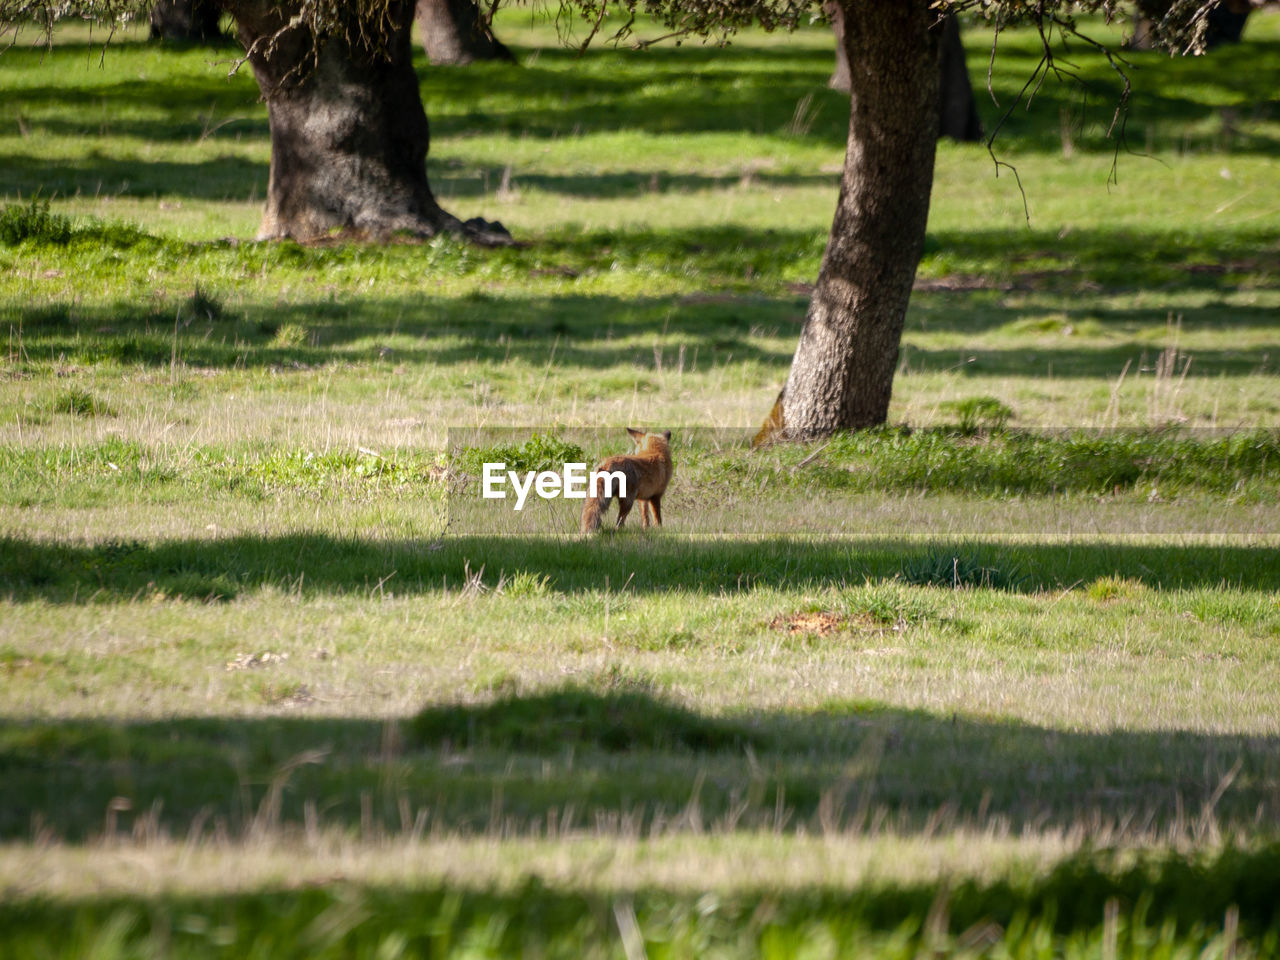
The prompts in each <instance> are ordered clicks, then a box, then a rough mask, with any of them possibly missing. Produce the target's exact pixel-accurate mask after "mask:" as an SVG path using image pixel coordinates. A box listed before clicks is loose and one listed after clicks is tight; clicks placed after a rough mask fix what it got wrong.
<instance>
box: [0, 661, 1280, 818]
mask: <svg viewBox="0 0 1280 960" xmlns="http://www.w3.org/2000/svg"><path fill="white" fill-rule="evenodd" d="M0 771H3V774H4V778H5V784H6V793H7V795H8V797H9V802H8V803H7V804H6V805H5V808H4V810H3V811H2V812H0V835H2V836H4V837H6V838H10V839H16V838H19V837H24V836H27V835H29V834H30V832H31V831H33V830H34V831H36V832H37V833H38V832H40V831H43V830H47V831H49V832H50V833H51V835H53V836H56V837H62V838H65V839H67V840H70V841H84V840H87V839H91V838H94V837H100V836H101V835H102V834H103V832H104V831H105V832H106V833H107V834H108V835H114V834H115V832H116V831H121V832H122V834H129V833H130V832H131V831H132V832H134V833H137V832H138V831H142V833H143V834H146V832H147V831H150V832H151V833H156V832H157V831H158V832H159V833H161V834H163V835H175V836H179V837H182V836H190V837H191V839H192V840H193V842H194V841H199V840H202V839H210V838H211V839H215V840H217V839H219V838H221V839H223V840H225V839H227V838H228V837H232V838H234V837H248V836H258V835H262V834H264V831H266V832H267V833H270V834H271V835H276V836H287V835H289V834H290V833H291V832H296V831H297V830H299V829H300V828H302V827H303V826H304V825H305V826H306V828H307V829H308V830H309V831H315V830H317V829H331V828H336V829H339V830H341V831H351V830H359V831H361V832H362V833H363V835H364V837H365V839H366V840H376V839H378V838H386V837H394V836H396V835H398V834H400V833H401V832H402V831H408V830H409V829H410V828H411V827H413V826H414V825H415V824H417V828H416V829H417V831H418V832H421V831H422V830H424V829H429V830H431V831H440V832H441V833H442V834H443V835H455V834H462V835H472V834H483V835H487V836H492V837H494V838H495V839H498V838H501V837H518V836H542V835H553V834H555V835H558V834H561V833H569V832H572V831H573V830H580V829H586V830H588V831H590V830H595V831H597V832H602V834H603V835H606V836H607V835H614V834H617V835H620V836H625V837H640V836H661V835H665V834H667V833H681V832H686V831H692V832H694V833H701V832H704V831H711V832H720V831H727V832H728V833H730V834H732V833H733V832H734V831H756V830H765V831H770V830H772V831H785V832H791V831H800V832H805V833H815V832H816V833H824V832H833V831H834V832H837V833H845V832H848V833H851V834H853V835H861V834H864V833H867V834H869V835H877V834H880V833H882V832H888V833H890V834H903V835H916V834H923V835H925V836H934V835H935V834H936V833H938V832H939V831H940V832H942V833H944V834H945V833H946V832H948V831H953V830H957V829H961V828H964V829H970V830H976V831H978V832H979V833H981V832H982V831H987V830H990V831H994V835H998V836H1010V835H1012V836H1017V835H1018V834H1019V833H1020V832H1021V831H1023V830H1027V829H1035V830H1065V831H1070V830H1072V829H1086V830H1089V831H1092V832H1093V833H1094V834H1095V835H1097V836H1098V837H1103V836H1108V835H1109V836H1111V837H1113V838H1115V839H1117V840H1123V839H1126V838H1127V839H1129V840H1131V841H1133V840H1137V841H1142V840H1143V839H1144V838H1145V839H1147V840H1150V839H1152V838H1155V837H1166V836H1167V837H1178V838H1192V839H1196V840H1199V841H1207V840H1209V839H1212V838H1215V837H1218V836H1220V835H1226V836H1237V835H1244V834H1245V833H1247V834H1249V835H1251V836H1254V837H1271V836H1274V835H1275V833H1276V830H1277V829H1278V828H1280V809H1277V807H1276V800H1275V798H1276V791H1277V789H1280V741H1278V740H1277V738H1276V737H1275V736H1268V735H1252V736H1249V735H1236V734H1206V733H1193V732H1189V731H1177V730H1167V731H1131V730H1111V731H1101V732H1097V731H1070V730H1060V729H1047V728H1044V727H1040V726H1037V725H1035V724H1030V723H1025V722H1019V721H1016V720H1010V719H1006V718H984V717H980V716H962V715H957V714H949V715H939V714H936V713H932V712H929V711H925V710H909V709H903V708H898V707H892V706H888V705H885V704H882V703H878V702H874V701H866V700H840V699H833V700H831V701H830V702H828V703H827V705H826V706H824V707H823V708H822V709H817V710H794V711H786V710H776V711H762V710H753V709H738V710H729V711H726V712H723V713H718V714H712V713H706V712H702V711H699V710H696V709H694V708H692V707H686V706H683V705H679V704H677V703H676V702H674V701H672V700H669V699H668V698H667V697H666V696H665V695H662V694H659V693H656V692H654V691H653V690H652V689H651V688H648V687H646V686H645V685H644V683H643V682H638V681H636V680H635V679H634V678H628V677H627V676H626V674H625V673H623V674H618V673H610V672H609V671H606V672H604V673H602V674H600V676H598V677H597V678H595V680H594V681H593V682H592V684H591V689H588V687H587V686H585V685H581V684H574V685H569V686H564V687H559V688H554V687H553V688H550V689H546V690H534V691H530V692H527V693H521V694H514V693H513V694H505V695H499V696H498V697H497V698H495V699H493V700H491V701H488V702H484V701H481V702H466V701H459V702H452V703H440V704H432V705H429V706H428V707H427V708H425V709H424V710H423V711H422V712H421V713H419V714H418V715H417V716H416V717H411V718H405V720H404V721H402V722H396V721H392V720H389V721H381V722H380V721H375V720H365V719H349V718H347V719H344V718H330V717H323V716H316V717H308V718H297V719H290V718H287V717H264V718H260V719H248V718H243V717H206V718H174V719H172V720H167V721H163V722H156V721H147V722H125V721H109V720H101V721H75V720H31V721H12V720H9V721H5V722H4V723H2V724H0ZM116 798H122V799H119V800H117V799H116Z"/></svg>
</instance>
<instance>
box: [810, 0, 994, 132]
mask: <svg viewBox="0 0 1280 960" xmlns="http://www.w3.org/2000/svg"><path fill="white" fill-rule="evenodd" d="M822 9H823V12H824V13H825V14H826V17H827V20H828V22H829V23H830V24H831V30H832V32H833V33H834V34H835V35H836V68H835V72H834V73H832V74H831V79H830V80H828V81H827V86H829V87H830V88H831V89H832V90H839V91H841V92H843V93H848V92H849V87H850V83H851V80H850V76H849V52H848V50H847V49H846V47H845V45H844V43H843V41H842V40H841V38H842V37H843V36H844V10H843V9H842V7H841V5H840V4H839V3H837V2H836V0H825V2H824V3H823V5H822ZM938 69H939V82H940V85H939V93H938V95H939V97H940V102H939V108H938V133H939V135H940V136H943V137H950V138H951V139H952V140H959V141H961V142H963V143H975V142H977V141H978V140H981V139H982V121H981V120H979V119H978V105H977V103H976V102H975V101H974V99H973V85H972V84H971V83H970V82H969V68H968V65H967V64H966V62H965V56H964V44H963V43H962V42H961V39H960V21H959V20H958V19H957V18H956V17H955V15H954V14H952V15H949V16H948V17H947V18H946V20H945V21H944V23H943V27H942V53H941V62H940V64H939V68H938Z"/></svg>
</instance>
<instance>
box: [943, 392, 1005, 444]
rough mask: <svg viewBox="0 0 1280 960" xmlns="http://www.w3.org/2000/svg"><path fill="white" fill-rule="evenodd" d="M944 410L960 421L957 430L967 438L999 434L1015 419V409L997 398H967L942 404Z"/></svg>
mask: <svg viewBox="0 0 1280 960" xmlns="http://www.w3.org/2000/svg"><path fill="white" fill-rule="evenodd" d="M942 409H943V410H945V411H947V412H948V413H952V414H954V415H955V416H956V418H957V419H958V420H959V423H958V425H957V429H959V431H960V432H961V433H963V434H964V435H965V436H970V437H971V436H975V435H976V434H979V433H998V432H999V431H1001V430H1003V429H1004V428H1005V427H1006V426H1007V425H1008V423H1009V421H1010V420H1012V419H1013V408H1012V407H1009V406H1008V405H1007V404H1004V403H1002V402H1001V401H999V400H997V399H996V398H995V397H966V398H965V399H963V400H950V401H948V402H946V403H944V404H942Z"/></svg>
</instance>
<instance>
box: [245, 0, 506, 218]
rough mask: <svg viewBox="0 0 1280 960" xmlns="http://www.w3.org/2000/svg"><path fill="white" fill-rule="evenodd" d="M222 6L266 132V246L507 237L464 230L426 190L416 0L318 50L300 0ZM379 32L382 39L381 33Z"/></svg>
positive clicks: (340, 32)
mask: <svg viewBox="0 0 1280 960" xmlns="http://www.w3.org/2000/svg"><path fill="white" fill-rule="evenodd" d="M226 6H227V8H228V10H229V11H230V12H231V14H232V16H233V17H234V18H235V21H236V27H237V29H238V30H239V34H240V40H241V42H242V43H243V44H244V46H245V49H246V50H248V51H249V62H250V64H251V65H252V67H253V72H254V77H255V78H256V79H257V81H258V86H259V88H260V89H261V91H262V94H263V97H264V98H265V99H266V101H267V114H268V119H269V123H270V127H271V173H270V180H269V183H268V187H267V205H266V210H265V212H264V214H263V218H262V227H261V229H260V230H259V231H258V238H259V239H281V238H285V237H291V238H293V239H295V240H299V241H311V240H317V239H321V238H324V237H328V236H332V235H334V234H349V235H356V236H360V237H365V238H369V239H375V240H379V239H387V238H389V237H391V236H393V235H397V234H400V235H408V236H414V237H428V236H433V235H435V234H438V233H442V232H448V233H459V234H463V235H466V236H467V237H468V238H470V239H472V240H475V241H477V242H480V243H488V244H501V243H509V242H510V241H511V237H510V235H509V234H508V233H507V232H506V230H505V229H503V227H502V225H501V224H492V223H486V222H485V221H483V220H479V219H476V220H470V221H467V222H466V223H462V222H460V221H459V220H458V219H457V218H456V217H453V216H452V215H450V214H448V213H446V212H445V211H444V210H442V209H441V208H440V205H439V204H438V203H437V202H436V199H435V196H434V195H433V194H432V192H431V188H430V186H429V185H428V184H427V172H426V157H427V147H428V145H429V143H430V134H429V129H428V126H427V117H426V113H425V112H424V110H423V107H422V98H421V96H420V94H419V92H418V78H417V76H416V75H415V73H414V70H413V57H412V51H411V45H410V26H411V24H412V19H413V4H412V2H410V0H399V2H397V0H392V2H391V3H390V4H389V6H388V8H387V14H388V16H387V18H386V20H385V21H384V22H383V23H382V24H381V26H380V27H374V28H373V29H368V30H365V29H362V28H361V25H359V24H354V23H353V24H346V25H342V26H340V27H339V29H337V30H335V31H334V32H333V34H331V35H330V36H328V37H327V38H325V39H324V40H323V41H322V42H320V43H317V42H316V40H315V38H314V37H313V36H312V34H311V33H310V31H309V30H307V29H306V28H305V27H297V26H289V18H290V16H291V15H292V14H293V13H295V12H296V9H297V7H296V0H295V3H273V2H271V0H228V2H227V3H226ZM354 6H355V5H352V7H354ZM368 26H369V25H365V27H366V28H367V27H368ZM378 29H382V30H384V31H386V33H385V34H384V35H383V36H381V37H378V36H377V33H378ZM370 34H372V36H371V35H370ZM348 37H351V38H355V39H348ZM272 38H274V39H272Z"/></svg>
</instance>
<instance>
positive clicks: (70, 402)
mask: <svg viewBox="0 0 1280 960" xmlns="http://www.w3.org/2000/svg"><path fill="white" fill-rule="evenodd" d="M53 412H54V413H68V414H70V415H71V416H73V417H114V416H115V415H116V411H115V410H114V409H112V407H111V406H109V405H108V404H107V403H106V402H104V401H102V400H99V399H98V398H97V397H95V396H94V395H93V394H92V393H90V392H89V391H88V390H79V389H71V390H67V391H64V392H63V393H61V394H60V395H59V396H58V397H57V398H56V399H55V400H54V401H53Z"/></svg>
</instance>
